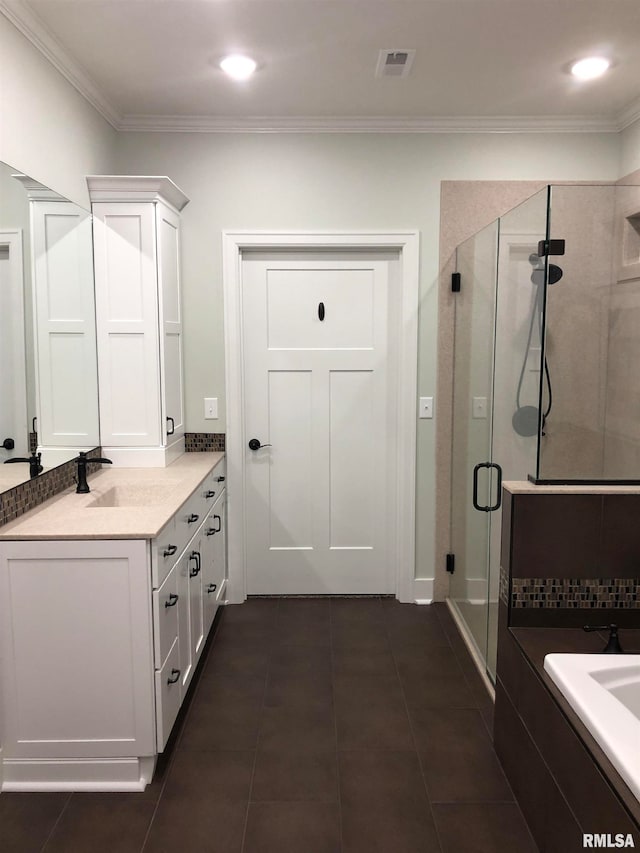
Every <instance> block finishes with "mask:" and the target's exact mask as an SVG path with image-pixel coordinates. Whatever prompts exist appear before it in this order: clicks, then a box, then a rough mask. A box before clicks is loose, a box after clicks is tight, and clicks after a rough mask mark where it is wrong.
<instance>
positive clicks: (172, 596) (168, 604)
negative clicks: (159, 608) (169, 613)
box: [164, 592, 180, 607]
mask: <svg viewBox="0 0 640 853" xmlns="http://www.w3.org/2000/svg"><path fill="white" fill-rule="evenodd" d="M179 598H180V596H179V595H176V593H175V592H172V593H171V594H170V596H169V598H168V599H167V601H165V603H164V606H165V607H175V606H176V604H177V603H178V599H179Z"/></svg>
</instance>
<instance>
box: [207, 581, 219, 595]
mask: <svg viewBox="0 0 640 853" xmlns="http://www.w3.org/2000/svg"><path fill="white" fill-rule="evenodd" d="M217 589H218V584H217V583H210V584H209V586H208V587H207V594H210V593H212V592H215V591H216V590H217Z"/></svg>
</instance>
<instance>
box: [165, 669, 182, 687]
mask: <svg viewBox="0 0 640 853" xmlns="http://www.w3.org/2000/svg"><path fill="white" fill-rule="evenodd" d="M179 678H180V670H179V669H172V670H171V675H170V676H169V678H167V684H175V683H176V681H177V680H178V679H179Z"/></svg>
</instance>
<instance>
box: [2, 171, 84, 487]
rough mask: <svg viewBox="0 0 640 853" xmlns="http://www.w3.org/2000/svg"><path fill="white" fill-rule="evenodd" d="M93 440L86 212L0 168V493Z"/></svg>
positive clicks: (72, 454)
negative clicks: (35, 458)
mask: <svg viewBox="0 0 640 853" xmlns="http://www.w3.org/2000/svg"><path fill="white" fill-rule="evenodd" d="M99 443H100V440H99V419H98V380H97V360H96V333H95V302H94V286H93V247H92V236H91V215H90V213H89V211H87V210H84V209H83V208H81V207H79V206H78V205H77V204H74V203H73V202H71V201H69V200H68V199H66V198H64V197H63V196H61V195H59V194H58V193H56V192H54V191H53V190H50V189H49V188H48V187H45V186H43V185H42V184H40V183H38V182H37V181H34V180H32V179H31V178H29V177H28V176H27V175H22V174H19V173H18V172H17V170H15V169H12V168H11V167H10V166H8V165H6V164H4V163H0V492H3V491H6V490H7V489H11V488H13V487H14V486H16V485H18V484H19V483H22V482H25V481H26V480H28V479H29V478H30V470H29V468H30V466H29V464H28V463H26V462H17V463H11V464H4V463H5V462H6V460H7V459H12V458H13V459H15V458H27V457H29V456H30V455H31V454H32V452H34V451H35V452H37V453H40V454H41V462H40V464H41V465H42V466H43V470H45V471H46V470H49V469H50V468H54V467H56V466H57V465H60V464H62V463H63V462H67V461H68V460H69V459H73V457H74V456H77V454H78V451H79V450H90V449H92V448H93V447H95V446H97V445H99Z"/></svg>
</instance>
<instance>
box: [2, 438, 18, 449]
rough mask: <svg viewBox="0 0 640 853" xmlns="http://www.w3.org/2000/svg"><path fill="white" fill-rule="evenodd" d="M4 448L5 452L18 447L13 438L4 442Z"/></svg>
mask: <svg viewBox="0 0 640 853" xmlns="http://www.w3.org/2000/svg"><path fill="white" fill-rule="evenodd" d="M2 446H3V447H4V449H5V450H13V448H14V447H15V446H16V443H15V441H14V440H13V439H12V438H5V440H4V441H3V442H2Z"/></svg>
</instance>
